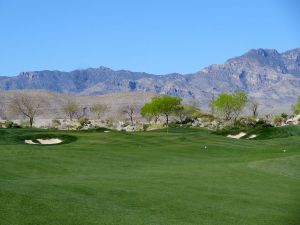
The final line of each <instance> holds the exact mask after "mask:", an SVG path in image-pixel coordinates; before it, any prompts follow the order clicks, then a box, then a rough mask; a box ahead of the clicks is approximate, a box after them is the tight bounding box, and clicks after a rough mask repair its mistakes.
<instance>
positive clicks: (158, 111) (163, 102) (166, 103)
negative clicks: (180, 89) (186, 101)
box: [141, 95, 182, 127]
mask: <svg viewBox="0 0 300 225" xmlns="http://www.w3.org/2000/svg"><path fill="white" fill-rule="evenodd" d="M181 101H182V99H181V98H178V97H172V96H167V95H163V96H158V97H154V98H152V100H151V101H150V102H149V103H147V104H145V105H144V107H143V108H142V110H141V115H142V116H145V115H147V114H150V115H163V116H164V117H165V119H166V124H167V127H169V117H170V115H174V114H176V112H177V111H178V109H179V108H180V107H182V105H181Z"/></svg>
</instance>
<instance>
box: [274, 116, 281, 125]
mask: <svg viewBox="0 0 300 225" xmlns="http://www.w3.org/2000/svg"><path fill="white" fill-rule="evenodd" d="M283 122H284V118H283V117H282V115H277V116H274V117H273V124H274V125H276V126H280V125H281V124H282V123H283Z"/></svg>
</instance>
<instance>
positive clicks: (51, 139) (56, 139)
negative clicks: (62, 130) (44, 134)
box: [25, 138, 62, 145]
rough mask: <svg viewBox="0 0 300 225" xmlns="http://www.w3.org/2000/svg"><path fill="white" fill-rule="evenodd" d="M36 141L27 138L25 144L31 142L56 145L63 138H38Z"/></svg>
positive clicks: (33, 143)
mask: <svg viewBox="0 0 300 225" xmlns="http://www.w3.org/2000/svg"><path fill="white" fill-rule="evenodd" d="M35 141H36V142H34V141H32V140H25V144H30V145H38V144H41V145H55V144H59V143H62V140H60V139H58V138H50V139H36V140H35Z"/></svg>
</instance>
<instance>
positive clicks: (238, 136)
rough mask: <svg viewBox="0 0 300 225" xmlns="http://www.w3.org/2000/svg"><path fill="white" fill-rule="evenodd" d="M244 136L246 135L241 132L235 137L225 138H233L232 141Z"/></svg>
mask: <svg viewBox="0 0 300 225" xmlns="http://www.w3.org/2000/svg"><path fill="white" fill-rule="evenodd" d="M245 135H246V133H244V132H241V133H239V134H237V135H230V134H229V135H227V137H229V138H234V139H240V138H241V137H244V136H245Z"/></svg>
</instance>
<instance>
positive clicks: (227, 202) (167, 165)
mask: <svg viewBox="0 0 300 225" xmlns="http://www.w3.org/2000/svg"><path fill="white" fill-rule="evenodd" d="M103 131H104V130H103V129H99V130H90V131H81V132H79V131H77V132H71V131H70V132H66V131H64V132H63V131H51V130H37V129H36V130H35V129H32V130H28V129H13V130H12V129H0V135H1V139H0V158H1V163H0V200H1V201H0V212H1V213H0V221H1V225H12V224H18V225H27V224H44V225H47V224H51V225H60V224H64V225H74V224H90V225H93V224H95V225H96V224H106V225H113V224H122V225H127V224H128V225H143V224H145V225H150V224H156V225H160V224H161V225H163V224H164V225H165V224H172V225H194V224H195V225H196V224H197V225H202V224H203V225H207V224H218V225H229V224H230V225H241V224H247V225H283V224H284V225H296V224H299V223H300V216H299V209H300V201H299V200H300V199H299V197H300V196H299V193H300V177H299V172H298V171H299V169H300V163H299V159H300V151H299V150H300V148H299V145H300V136H299V127H297V126H294V127H290V128H289V130H288V131H287V130H286V128H274V129H272V130H264V131H261V133H260V134H259V136H258V137H257V140H233V139H229V138H226V137H223V136H219V135H214V134H212V133H210V131H208V130H202V129H180V128H177V129H170V131H169V133H168V134H167V133H166V131H165V130H160V131H159V130H158V131H153V132H142V133H134V134H131V133H126V132H115V131H110V133H104V132H103ZM49 136H51V137H58V138H61V139H63V140H64V141H65V142H64V143H63V144H58V145H52V146H42V145H26V144H24V140H25V139H31V138H34V137H49ZM260 136H261V137H262V138H261V139H260ZM205 146H207V147H206V148H205ZM283 150H285V152H284V151H283Z"/></svg>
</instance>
